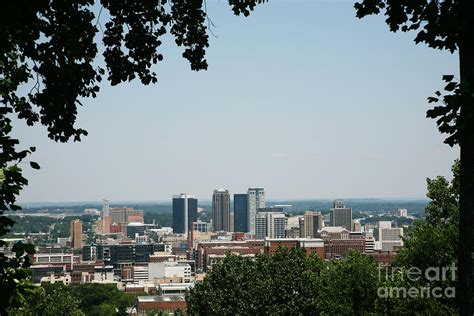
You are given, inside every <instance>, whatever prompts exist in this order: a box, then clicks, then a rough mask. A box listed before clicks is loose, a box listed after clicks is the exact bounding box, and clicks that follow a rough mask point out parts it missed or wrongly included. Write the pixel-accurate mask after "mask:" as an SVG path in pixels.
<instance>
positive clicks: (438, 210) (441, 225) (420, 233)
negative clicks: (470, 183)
mask: <svg viewBox="0 0 474 316" xmlns="http://www.w3.org/2000/svg"><path fill="white" fill-rule="evenodd" d="M452 172H453V179H452V180H451V182H449V181H447V180H446V178H444V177H441V176H438V177H436V178H435V179H427V188H428V193H427V196H428V197H429V198H430V200H431V201H430V202H429V203H428V205H427V206H426V220H425V221H418V222H415V225H414V227H413V229H412V231H411V232H410V234H409V235H408V236H406V237H405V238H404V243H405V247H404V248H402V249H401V250H400V251H399V252H398V253H397V258H396V261H395V263H394V267H399V268H403V269H404V270H405V271H407V270H408V269H410V268H417V269H420V270H421V271H426V270H427V269H428V268H430V267H439V268H442V267H451V266H452V265H453V264H456V263H457V255H458V242H459V161H456V162H455V163H454V165H453V167H452ZM454 285H455V280H453V279H452V274H451V270H450V271H449V273H448V277H447V278H446V280H436V281H427V280H426V279H425V278H420V280H419V281H411V280H409V279H407V278H405V279H404V280H398V281H397V282H392V284H391V285H390V286H403V287H405V288H409V287H412V286H415V287H418V288H419V287H422V286H430V287H431V288H434V287H440V288H442V289H445V288H447V287H452V286H454ZM380 304H381V305H383V304H385V305H387V304H389V305H390V304H391V305H394V306H396V309H397V310H399V311H400V312H405V311H418V312H420V313H421V312H429V311H431V312H433V313H434V312H437V313H441V311H444V313H446V314H450V313H453V312H455V311H456V310H457V306H456V301H455V300H454V299H452V298H449V297H444V296H442V297H441V298H439V299H435V298H432V297H431V298H430V299H426V298H424V299H410V298H407V299H405V300H392V301H391V302H390V303H387V302H384V303H382V302H380ZM385 308H386V307H385Z"/></svg>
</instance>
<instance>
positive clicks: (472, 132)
mask: <svg viewBox="0 0 474 316" xmlns="http://www.w3.org/2000/svg"><path fill="white" fill-rule="evenodd" d="M355 8H356V11H357V17H359V18H362V17H364V16H367V15H371V14H379V13H381V12H384V14H385V16H386V17H387V19H386V23H387V24H388V26H389V28H390V30H391V31H393V32H396V31H402V32H409V31H416V32H417V35H416V37H415V42H416V43H424V44H426V45H428V46H429V47H432V48H435V49H441V50H449V51H450V52H455V51H458V52H459V69H460V79H459V83H458V82H455V81H454V76H453V75H445V76H444V77H443V80H444V81H445V82H446V86H445V88H444V90H445V91H446V93H447V94H446V95H442V93H441V92H439V91H437V92H436V95H435V96H434V97H430V98H428V101H429V102H433V103H439V105H437V106H435V107H434V108H433V109H431V110H429V111H428V112H427V116H428V117H429V118H434V119H437V125H438V128H439V131H440V132H441V133H446V134H448V137H447V139H446V141H445V142H446V143H447V144H449V145H450V146H454V145H455V144H458V145H459V147H460V149H461V154H460V156H461V162H460V173H459V177H460V178H459V194H460V195H459V245H458V247H459V252H458V265H459V283H458V291H457V295H458V299H459V300H458V303H459V307H460V312H461V314H463V315H472V314H473V313H474V306H473V300H474V262H473V257H474V229H472V227H474V194H473V192H474V41H473V39H474V1H472V0H456V1H452V0H436V1H433V0H420V1H407V0H400V1H392V0H362V1H360V2H358V3H356V4H355Z"/></svg>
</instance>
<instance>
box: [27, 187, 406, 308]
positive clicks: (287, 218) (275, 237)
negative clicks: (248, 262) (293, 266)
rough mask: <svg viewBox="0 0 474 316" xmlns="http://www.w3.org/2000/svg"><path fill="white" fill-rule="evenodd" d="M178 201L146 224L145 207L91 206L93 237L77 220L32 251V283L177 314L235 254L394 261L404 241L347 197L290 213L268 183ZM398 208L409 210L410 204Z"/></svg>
mask: <svg viewBox="0 0 474 316" xmlns="http://www.w3.org/2000/svg"><path fill="white" fill-rule="evenodd" d="M171 202H172V213H173V214H172V225H171V227H159V226H157V225H155V224H154V223H145V221H144V212H143V211H142V210H135V209H133V208H129V207H120V208H112V207H110V206H109V202H108V201H107V200H104V201H103V206H102V210H101V211H98V210H97V211H93V210H87V212H85V213H86V214H95V215H99V219H98V220H97V222H96V223H95V225H94V234H93V237H94V238H93V241H92V242H90V239H89V242H86V243H84V242H83V240H84V237H85V234H84V230H83V225H82V222H81V220H78V219H75V220H73V221H71V223H70V238H68V239H65V238H58V243H57V244H55V245H50V246H47V247H42V248H40V249H39V250H38V252H37V253H36V254H35V255H34V256H33V257H32V262H33V265H32V267H31V269H32V280H33V282H34V283H36V284H45V283H57V282H61V283H64V284H67V285H71V286H74V285H78V284H83V283H102V284H114V285H116V286H117V288H119V289H121V290H123V291H125V292H127V293H133V294H139V295H138V296H137V302H136V306H135V309H136V311H138V312H143V311H146V310H160V311H165V312H173V311H175V310H176V309H178V308H180V309H183V308H185V307H186V302H185V294H186V293H187V292H188V291H189V289H190V288H192V287H194V285H195V284H196V282H200V281H202V279H203V278H204V277H205V275H206V273H208V272H209V271H210V270H212V266H213V265H214V264H215V263H216V262H218V261H219V260H222V258H223V257H225V256H226V255H227V254H229V253H232V254H237V255H241V256H246V257H250V258H252V257H255V256H257V255H261V254H266V255H270V256H271V255H273V254H275V252H276V251H277V250H278V248H279V247H287V248H297V249H301V250H302V251H304V253H305V254H306V255H308V256H309V255H313V254H314V255H317V256H319V257H320V258H322V259H324V260H329V259H334V258H340V257H343V256H345V255H347V253H348V252H349V251H351V250H353V251H358V252H361V253H364V254H366V255H369V256H373V257H374V258H375V259H376V260H377V261H378V262H379V263H380V264H388V263H390V262H391V260H393V258H394V254H395V252H396V250H397V248H398V247H401V246H403V242H402V239H401V236H403V229H402V228H398V227H393V224H392V222H387V221H386V222H383V221H381V222H378V223H376V224H375V225H374V224H370V225H369V224H367V225H364V226H362V225H361V223H360V222H359V221H357V220H353V216H352V215H353V212H352V209H351V208H349V207H347V206H346V204H345V203H344V201H342V200H336V201H334V203H333V205H332V208H331V209H330V210H329V212H327V211H314V210H308V211H305V212H304V213H303V214H301V213H300V214H301V215H290V213H291V206H290V205H267V203H266V200H265V190H264V189H263V188H249V189H248V190H247V192H246V193H238V194H234V195H233V196H231V194H230V192H229V190H226V189H216V190H214V191H213V192H212V199H211V204H210V207H209V206H208V205H209V204H205V207H200V205H199V201H198V199H197V198H196V197H195V196H194V195H191V194H187V193H181V194H178V195H175V196H173V197H172V200H171ZM207 207H209V209H207V212H206V211H205V210H204V208H207ZM397 212H398V213H399V214H400V216H407V214H406V210H397ZM204 213H207V214H210V219H209V220H208V221H202V220H200V219H199V218H200V217H201V215H202V214H204ZM203 218H206V216H204V217H203ZM60 239H61V240H60ZM144 293H146V294H144Z"/></svg>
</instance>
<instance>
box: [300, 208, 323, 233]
mask: <svg viewBox="0 0 474 316" xmlns="http://www.w3.org/2000/svg"><path fill="white" fill-rule="evenodd" d="M321 228H323V216H322V215H321V213H320V212H313V211H307V212H305V213H304V235H303V237H305V238H315V237H317V234H318V230H321Z"/></svg>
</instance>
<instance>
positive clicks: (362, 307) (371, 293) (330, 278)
mask: <svg viewBox="0 0 474 316" xmlns="http://www.w3.org/2000/svg"><path fill="white" fill-rule="evenodd" d="M319 284H320V289H319V296H318V297H317V305H318V308H319V310H320V311H321V313H323V314H329V315H353V314H355V315H363V314H370V313H373V312H374V311H375V301H376V299H377V287H378V270H377V264H376V262H375V261H374V260H373V259H372V258H371V257H368V256H365V255H362V254H360V253H357V252H353V251H352V252H350V253H349V254H348V255H347V256H346V257H345V258H342V259H340V260H331V261H329V262H328V263H327V264H326V265H325V268H324V269H323V270H322V272H321V277H320V282H319Z"/></svg>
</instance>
